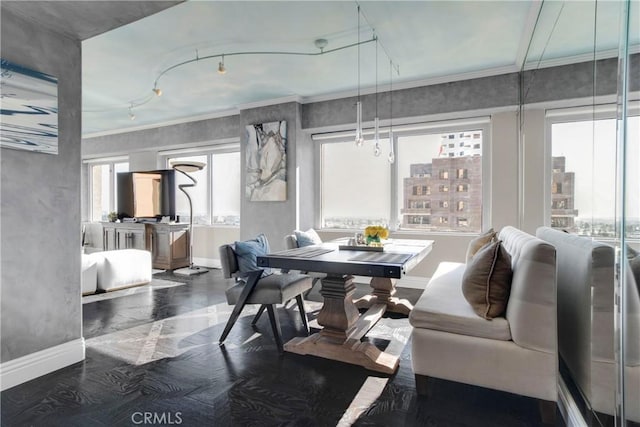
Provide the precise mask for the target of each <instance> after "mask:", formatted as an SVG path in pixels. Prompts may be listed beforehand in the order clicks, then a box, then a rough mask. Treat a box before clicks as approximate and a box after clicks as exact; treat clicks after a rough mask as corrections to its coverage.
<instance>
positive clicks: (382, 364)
mask: <svg viewBox="0 0 640 427" xmlns="http://www.w3.org/2000/svg"><path fill="white" fill-rule="evenodd" d="M284 349H285V351H289V352H291V353H297V354H302V355H305V354H310V355H313V356H318V357H323V358H325V359H331V360H337V361H340V362H346V363H351V364H352V365H359V366H362V367H364V368H366V369H370V370H372V371H376V372H382V373H385V374H393V373H394V372H395V371H396V369H398V357H397V356H393V355H391V354H389V353H385V352H384V351H381V350H380V349H378V348H377V347H376V346H374V345H373V344H371V343H367V342H362V341H360V340H359V339H348V340H346V341H344V342H343V343H340V342H336V341H334V340H332V339H331V338H327V337H324V336H323V335H322V333H316V334H313V335H311V336H309V337H304V338H302V337H297V338H294V339H292V340H291V341H289V342H288V343H286V344H285V345H284Z"/></svg>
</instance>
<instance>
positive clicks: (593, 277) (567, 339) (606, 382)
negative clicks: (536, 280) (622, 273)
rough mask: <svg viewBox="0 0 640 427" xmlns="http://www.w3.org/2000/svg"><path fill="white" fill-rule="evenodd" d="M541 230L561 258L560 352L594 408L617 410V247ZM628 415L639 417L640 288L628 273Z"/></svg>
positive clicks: (605, 410) (610, 413)
mask: <svg viewBox="0 0 640 427" xmlns="http://www.w3.org/2000/svg"><path fill="white" fill-rule="evenodd" d="M536 235H537V236H538V237H539V238H541V239H542V240H545V241H547V242H549V243H551V244H552V245H554V246H555V248H556V251H557V258H558V260H557V262H558V343H559V352H560V355H561V356H562V359H563V360H564V362H565V364H566V365H567V368H568V369H569V371H570V372H571V376H572V378H573V380H574V382H575V383H576V384H577V385H578V387H579V388H580V390H581V392H582V394H583V395H584V396H585V397H586V398H587V400H588V401H589V403H590V405H591V407H592V408H593V410H595V411H597V412H601V413H604V414H607V415H611V416H613V415H614V414H615V412H616V404H615V391H616V374H617V372H616V369H617V368H616V362H615V353H614V348H615V343H614V334H615V329H614V323H615V319H614V310H613V303H614V274H615V249H614V248H613V247H612V246H609V245H607V244H604V243H601V242H596V241H594V240H592V239H591V238H586V237H580V236H576V235H571V234H567V233H564V232H562V231H558V230H554V229H552V228H550V227H540V228H538V230H537V231H536ZM628 284H629V286H628V292H627V300H628V302H629V303H628V308H629V310H628V313H629V317H628V320H627V328H628V331H629V334H630V337H635V338H633V339H628V340H627V344H628V345H627V347H626V350H627V366H626V373H627V375H628V378H627V381H626V395H627V398H628V399H630V401H631V402H636V403H635V404H633V405H627V418H628V419H630V420H633V421H635V422H640V405H639V404H637V402H638V401H639V400H638V396H640V357H639V355H638V341H639V339H638V336H640V334H639V332H638V331H639V330H640V329H638V324H639V323H640V322H639V321H638V306H639V305H640V298H638V288H637V286H636V285H635V281H634V280H633V277H632V275H631V274H628Z"/></svg>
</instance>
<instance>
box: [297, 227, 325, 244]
mask: <svg viewBox="0 0 640 427" xmlns="http://www.w3.org/2000/svg"><path fill="white" fill-rule="evenodd" d="M293 234H295V236H296V240H297V241H298V247H299V248H301V247H303V246H312V245H319V244H321V243H322V239H321V238H320V236H318V233H316V230H314V229H313V228H310V229H308V230H307V231H300V230H295V231H294V232H293Z"/></svg>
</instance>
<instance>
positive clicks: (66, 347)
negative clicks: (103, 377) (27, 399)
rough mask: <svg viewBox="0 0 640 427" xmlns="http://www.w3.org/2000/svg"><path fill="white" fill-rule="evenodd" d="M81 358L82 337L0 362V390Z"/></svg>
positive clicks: (82, 357)
mask: <svg viewBox="0 0 640 427" xmlns="http://www.w3.org/2000/svg"><path fill="white" fill-rule="evenodd" d="M82 360H84V338H78V339H77V340H73V341H69V342H66V343H64V344H60V345H56V346H54V347H51V348H47V349H45V350H40V351H37V352H35V353H31V354H27V355H26V356H22V357H19V358H17V359H13V360H9V361H8V362H4V363H0V390H3V391H4V390H6V389H9V388H11V387H14V386H17V385H19V384H22V383H25V382H27V381H30V380H32V379H34V378H38V377H41V376H43V375H46V374H48V373H50V372H53V371H57V370H58V369H61V368H64V367H65V366H69V365H72V364H74V363H76V362H81V361H82Z"/></svg>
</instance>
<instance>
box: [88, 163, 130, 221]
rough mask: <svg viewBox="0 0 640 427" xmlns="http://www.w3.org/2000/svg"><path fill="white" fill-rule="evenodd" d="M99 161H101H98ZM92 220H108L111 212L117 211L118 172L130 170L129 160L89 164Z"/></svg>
mask: <svg viewBox="0 0 640 427" xmlns="http://www.w3.org/2000/svg"><path fill="white" fill-rule="evenodd" d="M98 162H99V161H98ZM88 167H89V185H90V190H89V191H90V195H89V197H90V200H91V214H90V215H91V221H108V215H109V212H117V211H118V207H117V206H116V204H117V200H118V194H117V193H118V188H117V181H116V180H117V174H118V173H119V172H128V171H129V163H128V162H114V161H112V162H109V161H106V162H104V163H90V164H89V166H88Z"/></svg>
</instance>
